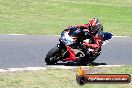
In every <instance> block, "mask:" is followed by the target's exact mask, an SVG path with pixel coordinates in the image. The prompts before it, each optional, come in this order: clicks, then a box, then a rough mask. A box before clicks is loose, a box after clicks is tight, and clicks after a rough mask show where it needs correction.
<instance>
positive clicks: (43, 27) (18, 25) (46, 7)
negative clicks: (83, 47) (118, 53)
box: [0, 0, 132, 36]
mask: <svg viewBox="0 0 132 88" xmlns="http://www.w3.org/2000/svg"><path fill="white" fill-rule="evenodd" d="M131 14H132V1H131V0H81V1H80V0H0V34H33V35H45V34H48V35H51V34H53V35H55V34H60V32H62V31H63V29H64V28H66V27H67V26H69V25H77V24H83V23H87V22H88V21H89V19H91V18H92V17H97V18H99V20H100V21H101V23H102V24H103V26H104V30H105V31H109V32H112V33H113V34H114V35H128V36H129V35H132V29H131V28H132V25H131V23H132V15H131Z"/></svg>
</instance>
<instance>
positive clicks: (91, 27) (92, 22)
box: [88, 18, 100, 33]
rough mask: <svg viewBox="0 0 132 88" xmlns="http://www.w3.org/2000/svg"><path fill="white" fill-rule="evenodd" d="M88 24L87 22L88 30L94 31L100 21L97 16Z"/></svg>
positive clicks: (96, 29)
mask: <svg viewBox="0 0 132 88" xmlns="http://www.w3.org/2000/svg"><path fill="white" fill-rule="evenodd" d="M88 24H89V31H90V32H91V33H95V32H96V31H98V29H99V25H100V23H99V20H98V19H97V18H92V19H91V20H90V21H89V23H88Z"/></svg>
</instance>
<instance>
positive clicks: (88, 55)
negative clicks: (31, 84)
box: [45, 31, 112, 65]
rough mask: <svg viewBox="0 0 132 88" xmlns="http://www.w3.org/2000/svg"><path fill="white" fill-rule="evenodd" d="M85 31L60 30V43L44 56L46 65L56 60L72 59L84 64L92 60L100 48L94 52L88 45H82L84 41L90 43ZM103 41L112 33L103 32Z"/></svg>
mask: <svg viewBox="0 0 132 88" xmlns="http://www.w3.org/2000/svg"><path fill="white" fill-rule="evenodd" d="M86 33H88V32H87V31H80V32H79V33H77V34H76V33H74V32H71V33H69V32H68V31H67V32H62V33H61V37H60V39H59V41H60V43H59V44H57V46H55V47H54V48H52V49H51V50H50V51H49V52H48V53H47V55H46V57H45V62H46V63H47V64H48V65H53V64H56V63H57V62H58V61H72V62H78V63H79V64H81V65H86V64H87V63H91V62H92V61H94V60H95V59H96V58H97V57H98V56H99V55H100V53H101V48H99V49H97V50H96V52H95V50H94V53H93V49H90V48H89V47H86V46H83V43H84V42H87V43H92V41H94V40H93V38H91V36H90V35H89V36H84V34H86ZM103 38H104V39H103V40H104V42H105V41H108V40H110V39H111V38H112V34H111V33H108V32H104V37H103Z"/></svg>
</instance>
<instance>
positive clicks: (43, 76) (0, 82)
mask: <svg viewBox="0 0 132 88" xmlns="http://www.w3.org/2000/svg"><path fill="white" fill-rule="evenodd" d="M87 69H88V73H100V74H130V75H132V67H131V66H121V67H94V68H93V67H87ZM76 70H77V69H69V70H63V69H58V68H56V69H53V68H48V69H46V70H39V71H19V72H9V73H0V88H132V83H129V84H85V85H83V86H80V85H78V84H77V83H76V80H75V79H76V78H75V77H76Z"/></svg>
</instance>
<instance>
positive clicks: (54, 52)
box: [45, 46, 60, 65]
mask: <svg viewBox="0 0 132 88" xmlns="http://www.w3.org/2000/svg"><path fill="white" fill-rule="evenodd" d="M59 57H60V50H59V48H58V47H57V46H56V47H54V48H52V49H51V50H50V51H49V52H48V53H47V55H46V57H45V62H46V63H47V64H48V65H53V64H55V63H57V62H58V61H59Z"/></svg>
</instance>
